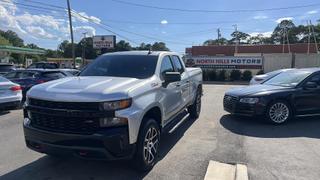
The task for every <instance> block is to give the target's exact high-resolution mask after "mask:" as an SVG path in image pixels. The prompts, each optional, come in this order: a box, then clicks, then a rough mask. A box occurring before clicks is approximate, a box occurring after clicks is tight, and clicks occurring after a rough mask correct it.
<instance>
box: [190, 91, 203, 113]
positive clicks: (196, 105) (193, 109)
mask: <svg viewBox="0 0 320 180" xmlns="http://www.w3.org/2000/svg"><path fill="white" fill-rule="evenodd" d="M188 112H189V113H190V117H191V118H195V119H197V118H199V116H200V112H201V89H200V88H198V90H197V94H196V97H195V100H194V102H193V104H192V105H191V106H189V107H188Z"/></svg>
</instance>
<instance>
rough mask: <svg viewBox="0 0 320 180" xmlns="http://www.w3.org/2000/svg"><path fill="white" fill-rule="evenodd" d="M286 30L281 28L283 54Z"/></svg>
mask: <svg viewBox="0 0 320 180" xmlns="http://www.w3.org/2000/svg"><path fill="white" fill-rule="evenodd" d="M285 39H286V28H285V27H282V53H284V47H285V44H286V40H285Z"/></svg>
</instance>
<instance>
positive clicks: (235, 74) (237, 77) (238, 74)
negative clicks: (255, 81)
mask: <svg viewBox="0 0 320 180" xmlns="http://www.w3.org/2000/svg"><path fill="white" fill-rule="evenodd" d="M240 79H241V71H240V70H232V71H231V73H230V80H231V81H237V80H240Z"/></svg>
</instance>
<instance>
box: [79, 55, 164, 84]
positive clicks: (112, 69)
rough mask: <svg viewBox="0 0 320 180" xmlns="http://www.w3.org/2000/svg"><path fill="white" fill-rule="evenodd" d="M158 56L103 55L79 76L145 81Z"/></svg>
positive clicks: (153, 68) (152, 72)
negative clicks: (129, 78)
mask: <svg viewBox="0 0 320 180" xmlns="http://www.w3.org/2000/svg"><path fill="white" fill-rule="evenodd" d="M157 61H158V56H147V55H105V56H100V57H98V58H97V59H96V60H95V61H94V62H93V63H91V64H90V65H88V66H87V67H86V68H85V69H84V70H83V71H82V72H81V73H80V76H114V77H131V78H137V79H146V78H149V77H151V76H152V75H153V74H154V72H155V69H156V66H157Z"/></svg>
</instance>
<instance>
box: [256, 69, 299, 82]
mask: <svg viewBox="0 0 320 180" xmlns="http://www.w3.org/2000/svg"><path fill="white" fill-rule="evenodd" d="M289 70H293V69H279V70H276V71H272V72H268V73H266V74H260V75H256V76H254V77H253V78H252V79H251V81H250V85H255V84H262V83H264V82H266V81H267V80H269V79H271V78H273V77H275V76H276V75H278V74H280V73H282V72H286V71H289Z"/></svg>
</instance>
